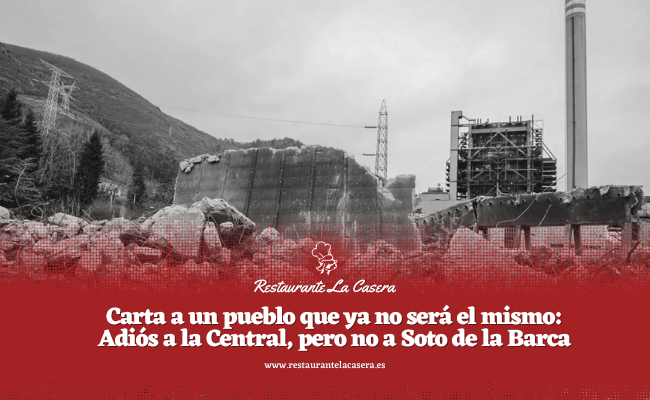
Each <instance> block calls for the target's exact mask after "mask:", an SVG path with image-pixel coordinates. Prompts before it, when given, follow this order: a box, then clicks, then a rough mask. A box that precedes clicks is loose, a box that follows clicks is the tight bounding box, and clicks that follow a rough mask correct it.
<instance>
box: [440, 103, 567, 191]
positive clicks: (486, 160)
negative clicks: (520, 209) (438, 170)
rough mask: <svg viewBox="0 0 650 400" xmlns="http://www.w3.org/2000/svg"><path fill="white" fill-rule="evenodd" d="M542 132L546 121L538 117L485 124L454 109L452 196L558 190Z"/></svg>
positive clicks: (449, 184) (554, 162)
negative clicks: (538, 119)
mask: <svg viewBox="0 0 650 400" xmlns="http://www.w3.org/2000/svg"><path fill="white" fill-rule="evenodd" d="M461 119H465V120H466V121H467V123H461ZM543 134H544V128H543V124H542V122H541V121H535V119H534V117H533V118H531V119H530V120H528V121H524V120H523V118H522V117H517V118H516V120H515V121H512V119H510V120H509V121H508V122H489V120H488V121H487V122H482V121H481V120H473V119H467V118H466V117H464V116H463V114H462V111H454V112H452V113H451V157H450V159H449V161H447V187H448V190H449V194H450V199H451V200H464V199H472V198H475V197H478V196H507V195H516V194H523V193H541V192H555V191H556V187H555V183H556V176H557V160H556V159H555V156H554V155H553V154H552V153H551V151H550V150H549V149H548V148H547V147H546V145H545V144H544V140H543Z"/></svg>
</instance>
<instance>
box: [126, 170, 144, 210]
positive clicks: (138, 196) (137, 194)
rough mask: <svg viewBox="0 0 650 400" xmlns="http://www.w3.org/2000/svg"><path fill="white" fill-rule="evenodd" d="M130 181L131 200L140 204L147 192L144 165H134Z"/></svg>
mask: <svg viewBox="0 0 650 400" xmlns="http://www.w3.org/2000/svg"><path fill="white" fill-rule="evenodd" d="M132 182H133V183H132V185H133V186H132V188H131V195H132V196H133V201H134V203H137V204H141V203H142V200H144V196H145V194H146V192H147V185H146V184H145V182H144V166H142V165H136V166H135V168H133V181H132ZM129 200H130V199H129Z"/></svg>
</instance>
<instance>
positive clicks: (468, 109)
mask: <svg viewBox="0 0 650 400" xmlns="http://www.w3.org/2000/svg"><path fill="white" fill-rule="evenodd" d="M0 9H1V14H0V41H2V42H8V43H12V44H16V45H20V46H26V47H30V48H34V49H38V50H45V51H49V52H53V53H58V54H61V55H65V56H69V57H72V58H74V59H76V60H78V61H81V62H83V63H86V64H89V65H91V66H93V67H95V68H97V69H99V70H101V71H103V72H106V73H108V74H109V75H111V76H112V77H114V78H115V79H117V80H119V81H120V82H122V83H124V84H125V85H127V86H129V87H130V88H131V89H133V90H135V91H136V92H138V93H139V94H141V95H142V96H144V97H145V98H146V99H147V100H149V101H151V102H152V103H154V104H156V105H158V106H160V107H161V109H162V110H163V111H165V112H166V113H168V114H170V115H173V116H174V117H177V118H179V119H182V120H183V121H185V122H187V123H189V124H190V125H193V126H195V127H197V128H199V129H201V130H203V131H205V132H207V133H209V134H211V135H214V136H216V137H221V138H234V139H235V140H238V141H250V140H254V139H257V138H260V139H271V138H275V137H285V136H289V137H292V138H295V139H298V140H300V141H302V142H304V143H307V144H322V145H326V146H332V147H337V148H342V149H344V150H346V151H348V152H349V153H352V154H360V153H374V152H375V147H376V133H377V132H376V130H368V129H362V128H349V127H332V126H319V125H310V124H297V123H281V122H271V121H263V120H258V119H246V118H235V117H226V116H219V115H214V114H209V112H216V113H227V114H236V115H245V116H253V117H265V118H275V119H287V120H301V121H306V122H320V123H330V124H342V125H353V126H363V125H376V124H377V119H378V112H379V107H380V105H381V100H382V99H386V103H387V107H388V135H389V136H388V174H389V176H395V175H398V174H415V175H416V176H417V182H418V184H417V185H418V191H424V190H426V188H427V187H429V186H434V185H435V184H437V183H438V182H441V183H442V182H444V179H445V175H444V171H445V162H446V160H447V159H448V158H449V131H450V129H449V125H450V113H451V111H453V110H462V111H463V113H464V115H466V116H468V117H470V118H482V119H487V118H489V119H490V121H500V120H507V119H508V117H509V116H513V118H514V116H516V115H522V116H524V119H529V118H530V117H531V116H532V115H534V116H535V118H536V119H542V120H544V127H545V141H546V143H547V145H548V146H549V147H550V149H551V151H552V152H553V153H554V154H555V156H556V157H557V158H558V170H559V171H558V176H561V175H563V174H564V173H565V171H566V168H565V139H564V137H565V136H564V135H565V119H566V116H565V111H564V110H565V98H564V93H565V90H564V88H565V80H564V29H565V17H564V0H555V1H553V0H519V1H515V0H489V1H488V0H458V1H449V0H429V1H416V0H399V1H397V0H393V1H381V0H372V1H366V0H342V1H338V0H329V1H314V0H278V1H272V0H266V1H247V0H238V1H221V0H195V1H188V0H111V1H86V0H61V1H56V2H54V1H49V0H21V1H6V0H5V1H3V4H2V6H1V8H0ZM649 20H650V1H647V0H616V1H613V0H588V1H587V64H588V72H587V80H588V81H587V86H588V113H589V139H588V140H589V150H590V153H589V168H590V170H589V184H590V185H604V184H630V185H644V186H645V191H646V192H648V193H650V174H649V173H648V169H649V166H650V157H649V153H650V131H649V129H648V128H647V127H646V126H645V125H644V119H643V118H644V115H648V111H649V110H650V75H649V74H648V71H649V66H650V45H649V43H650V23H648V21H649ZM81 90H83V88H81ZM170 107H176V108H185V109H193V110H198V111H203V113H200V112H190V111H183V110H178V109H175V108H170ZM206 112H208V113H206ZM355 158H356V159H357V160H359V161H360V162H362V163H364V164H366V165H372V166H373V168H374V159H373V158H370V157H363V156H361V155H356V156H355ZM565 185H566V179H562V180H561V181H560V183H559V189H561V190H563V189H564V188H565Z"/></svg>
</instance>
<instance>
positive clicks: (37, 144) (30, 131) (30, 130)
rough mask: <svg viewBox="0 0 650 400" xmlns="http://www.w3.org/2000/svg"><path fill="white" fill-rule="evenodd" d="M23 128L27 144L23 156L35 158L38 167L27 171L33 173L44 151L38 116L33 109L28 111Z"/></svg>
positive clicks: (25, 143)
mask: <svg viewBox="0 0 650 400" xmlns="http://www.w3.org/2000/svg"><path fill="white" fill-rule="evenodd" d="M23 130H24V135H25V140H24V145H25V146H24V150H23V152H22V154H21V156H22V158H24V159H31V160H33V162H34V163H35V165H36V168H31V169H30V170H29V171H27V172H29V173H33V172H35V171H36V169H37V168H38V165H37V164H38V162H39V160H40V159H41V156H42V153H43V141H42V139H41V134H40V132H39V131H38V125H37V124H36V116H35V115H34V112H33V111H32V110H31V109H30V110H29V111H27V115H26V116H25V122H24V123H23Z"/></svg>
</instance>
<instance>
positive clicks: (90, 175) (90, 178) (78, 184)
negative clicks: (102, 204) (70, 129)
mask: <svg viewBox="0 0 650 400" xmlns="http://www.w3.org/2000/svg"><path fill="white" fill-rule="evenodd" d="M103 172H104V155H103V152H102V142H101V139H100V137H99V134H98V133H97V132H96V131H95V132H93V134H92V135H91V136H90V139H89V140H88V142H86V143H85V144H84V146H83V150H82V152H81V157H80V160H79V165H78V166H77V170H76V173H75V177H74V185H73V186H74V188H75V190H76V197H77V198H78V200H79V202H80V203H81V204H82V205H85V204H89V203H90V202H92V201H93V200H94V199H95V197H97V192H98V190H99V178H100V177H101V175H102V173H103Z"/></svg>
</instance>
